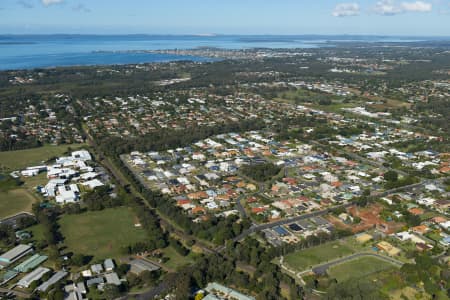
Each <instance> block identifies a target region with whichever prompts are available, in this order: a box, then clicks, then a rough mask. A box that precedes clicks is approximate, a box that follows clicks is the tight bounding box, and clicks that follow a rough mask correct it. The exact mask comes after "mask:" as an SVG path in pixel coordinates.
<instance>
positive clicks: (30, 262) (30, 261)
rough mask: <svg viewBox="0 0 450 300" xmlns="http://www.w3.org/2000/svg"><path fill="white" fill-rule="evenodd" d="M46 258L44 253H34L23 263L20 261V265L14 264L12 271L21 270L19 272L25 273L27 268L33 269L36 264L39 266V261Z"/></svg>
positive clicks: (41, 261)
mask: <svg viewBox="0 0 450 300" xmlns="http://www.w3.org/2000/svg"><path fill="white" fill-rule="evenodd" d="M47 258H48V257H47V256H46V255H39V254H35V255H33V256H31V257H30V258H28V259H27V260H26V261H24V262H23V263H21V264H20V265H18V266H16V267H15V268H14V271H16V272H21V273H26V272H28V271H29V270H31V269H34V268H36V267H37V266H39V265H40V264H41V263H43V262H44V261H46V260H47Z"/></svg>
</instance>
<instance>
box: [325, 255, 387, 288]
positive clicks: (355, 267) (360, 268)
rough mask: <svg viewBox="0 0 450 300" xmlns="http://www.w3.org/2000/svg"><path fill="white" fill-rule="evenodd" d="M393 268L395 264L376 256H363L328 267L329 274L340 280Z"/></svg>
mask: <svg viewBox="0 0 450 300" xmlns="http://www.w3.org/2000/svg"><path fill="white" fill-rule="evenodd" d="M391 268H395V266H394V265H393V264H391V263H389V262H386V261H384V260H381V259H378V258H376V257H362V258H358V259H355V260H351V261H348V262H345V263H343V264H339V265H336V266H333V267H331V268H330V269H328V275H329V276H330V277H331V278H336V279H337V281H338V282H342V281H346V280H349V279H352V278H361V277H365V276H368V275H370V274H372V273H376V272H380V271H384V270H388V269H391Z"/></svg>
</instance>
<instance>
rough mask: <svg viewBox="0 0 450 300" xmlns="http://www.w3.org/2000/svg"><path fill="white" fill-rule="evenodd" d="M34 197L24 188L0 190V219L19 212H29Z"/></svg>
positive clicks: (34, 199)
mask: <svg viewBox="0 0 450 300" xmlns="http://www.w3.org/2000/svg"><path fill="white" fill-rule="evenodd" d="M35 201H36V198H35V197H34V196H33V195H32V194H31V193H30V192H29V191H28V190H26V189H23V188H18V189H13V190H9V191H2V192H0V219H1V218H5V217H8V216H12V215H15V214H17V213H20V212H24V211H26V212H30V211H31V205H32V204H33V202H35Z"/></svg>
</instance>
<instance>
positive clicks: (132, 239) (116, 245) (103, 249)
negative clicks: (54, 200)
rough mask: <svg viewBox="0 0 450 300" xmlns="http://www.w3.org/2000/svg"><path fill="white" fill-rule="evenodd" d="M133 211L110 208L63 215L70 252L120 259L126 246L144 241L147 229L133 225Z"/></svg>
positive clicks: (66, 241)
mask: <svg viewBox="0 0 450 300" xmlns="http://www.w3.org/2000/svg"><path fill="white" fill-rule="evenodd" d="M134 221H135V216H134V214H133V212H132V210H131V209H130V208H126V207H120V208H110V209H105V210H102V211H90V212H86V213H83V214H79V215H64V216H63V217H62V218H61V219H60V220H59V225H60V232H61V233H62V235H63V236H64V238H65V240H64V244H65V245H66V246H67V248H68V250H69V251H72V252H74V253H81V254H85V255H92V256H94V259H104V258H108V257H113V258H114V257H120V256H122V255H123V253H122V252H121V250H122V249H123V247H126V246H128V245H131V244H134V243H136V242H140V241H144V240H145V239H146V233H145V231H144V229H142V228H139V227H135V226H134Z"/></svg>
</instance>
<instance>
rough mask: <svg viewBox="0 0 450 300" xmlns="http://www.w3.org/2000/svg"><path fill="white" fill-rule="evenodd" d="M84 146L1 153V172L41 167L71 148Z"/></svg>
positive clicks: (74, 145)
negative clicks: (40, 165)
mask: <svg viewBox="0 0 450 300" xmlns="http://www.w3.org/2000/svg"><path fill="white" fill-rule="evenodd" d="M84 146H85V145H84V144H70V145H59V146H53V145H45V146H43V147H39V148H32V149H26V150H17V151H5V152H0V170H5V171H15V170H20V169H24V168H26V167H30V166H33V165H39V164H41V163H43V162H46V161H48V160H49V159H51V158H54V157H56V156H61V155H63V154H64V153H65V152H67V150H68V149H69V147H70V148H71V149H73V150H76V149H80V148H82V147H84Z"/></svg>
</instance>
